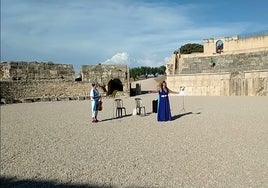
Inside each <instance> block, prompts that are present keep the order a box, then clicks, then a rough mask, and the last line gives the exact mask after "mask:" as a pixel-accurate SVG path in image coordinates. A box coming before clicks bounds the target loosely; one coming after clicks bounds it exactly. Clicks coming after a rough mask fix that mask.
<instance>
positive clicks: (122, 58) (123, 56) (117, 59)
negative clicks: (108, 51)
mask: <svg viewBox="0 0 268 188" xmlns="http://www.w3.org/2000/svg"><path fill="white" fill-rule="evenodd" d="M129 63H130V59H129V55H128V53H126V52H122V53H116V54H115V55H113V56H112V57H111V58H110V59H107V60H106V61H104V62H103V63H102V64H110V65H111V64H129Z"/></svg>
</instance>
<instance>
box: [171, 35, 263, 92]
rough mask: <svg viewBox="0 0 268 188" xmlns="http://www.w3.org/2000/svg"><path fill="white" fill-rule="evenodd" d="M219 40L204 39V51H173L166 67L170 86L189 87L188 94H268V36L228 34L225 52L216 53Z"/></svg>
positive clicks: (176, 88) (225, 41)
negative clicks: (211, 61) (212, 62)
mask: <svg viewBox="0 0 268 188" xmlns="http://www.w3.org/2000/svg"><path fill="white" fill-rule="evenodd" d="M217 40H219V38H216V39H213V41H212V39H210V41H207V42H204V46H206V47H207V49H206V50H205V52H204V53H195V54H173V55H172V57H171V60H170V61H169V62H167V70H166V73H167V82H168V85H169V87H170V88H171V89H172V90H178V89H179V87H180V86H185V87H186V89H187V90H186V92H187V94H188V95H201V96H219V95H227V96H230V95H235V96H268V86H267V85H268V35H264V36H256V37H252V38H246V39H240V38H239V37H237V38H228V37H225V38H224V40H223V45H224V48H223V51H222V52H221V53H215V50H216V42H217ZM208 45H211V46H208ZM208 49H211V50H208ZM211 58H212V60H213V61H214V62H215V66H214V67H211V64H210V60H211Z"/></svg>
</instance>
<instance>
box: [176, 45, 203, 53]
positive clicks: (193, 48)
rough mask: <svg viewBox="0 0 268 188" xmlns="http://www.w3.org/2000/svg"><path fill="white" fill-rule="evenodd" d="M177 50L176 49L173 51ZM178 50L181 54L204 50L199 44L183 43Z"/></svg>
mask: <svg viewBox="0 0 268 188" xmlns="http://www.w3.org/2000/svg"><path fill="white" fill-rule="evenodd" d="M175 52H178V50H176V51H174V53H175ZM179 52H180V53H181V54H191V53H195V52H200V53H201V52H204V47H203V45H201V44H191V43H188V44H185V45H183V46H181V47H180V49H179Z"/></svg>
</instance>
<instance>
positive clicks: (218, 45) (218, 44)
mask: <svg viewBox="0 0 268 188" xmlns="http://www.w3.org/2000/svg"><path fill="white" fill-rule="evenodd" d="M222 51H223V42H222V41H221V40H218V41H217V42H216V53H219V54H220V53H221V52H222Z"/></svg>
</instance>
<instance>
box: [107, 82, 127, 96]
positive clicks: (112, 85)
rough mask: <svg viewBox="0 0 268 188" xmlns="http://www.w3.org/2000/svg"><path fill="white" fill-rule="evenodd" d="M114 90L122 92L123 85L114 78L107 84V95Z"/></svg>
mask: <svg viewBox="0 0 268 188" xmlns="http://www.w3.org/2000/svg"><path fill="white" fill-rule="evenodd" d="M115 90H117V91H123V84H122V82H121V81H120V79H118V78H115V79H112V80H110V81H109V82H108V92H107V94H108V95H111V94H112V93H113V92H114V91H115Z"/></svg>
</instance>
